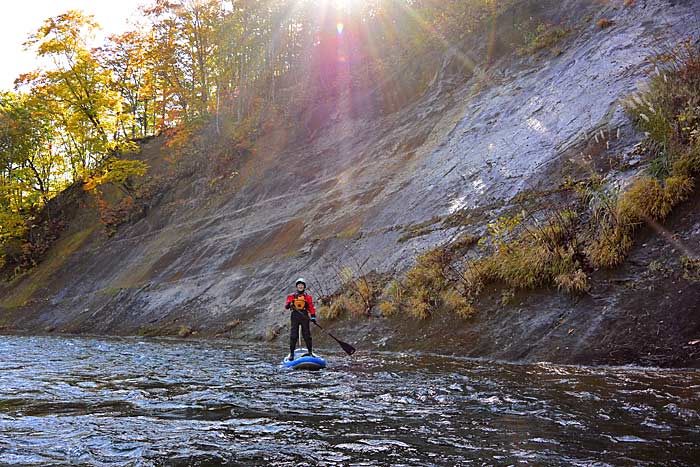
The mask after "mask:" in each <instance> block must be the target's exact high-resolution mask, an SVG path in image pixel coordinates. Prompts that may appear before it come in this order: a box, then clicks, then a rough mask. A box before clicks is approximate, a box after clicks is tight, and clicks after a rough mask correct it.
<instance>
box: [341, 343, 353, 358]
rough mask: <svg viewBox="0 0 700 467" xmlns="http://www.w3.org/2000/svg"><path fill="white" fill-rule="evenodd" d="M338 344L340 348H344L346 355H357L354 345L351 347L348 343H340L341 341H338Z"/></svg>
mask: <svg viewBox="0 0 700 467" xmlns="http://www.w3.org/2000/svg"><path fill="white" fill-rule="evenodd" d="M338 344H340V346H341V347H342V348H343V350H344V351H345V353H346V354H348V355H352V354H354V353H355V347H353V346H352V345H350V344H348V343H346V342H340V341H338Z"/></svg>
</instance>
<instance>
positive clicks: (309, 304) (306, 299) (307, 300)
mask: <svg viewBox="0 0 700 467" xmlns="http://www.w3.org/2000/svg"><path fill="white" fill-rule="evenodd" d="M290 303H291V304H292V308H293V309H295V310H299V311H308V312H309V314H310V315H311V316H316V307H314V300H313V298H312V297H311V295H309V294H307V293H306V292H303V293H299V292H297V293H293V294H289V295H288V296H287V302H286V303H285V308H287V307H288V305H289V304H290Z"/></svg>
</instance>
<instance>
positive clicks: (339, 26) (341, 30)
mask: <svg viewBox="0 0 700 467" xmlns="http://www.w3.org/2000/svg"><path fill="white" fill-rule="evenodd" d="M335 28H336V29H337V30H338V35H339V36H342V35H343V29H345V25H344V24H343V23H338V24H336V25H335Z"/></svg>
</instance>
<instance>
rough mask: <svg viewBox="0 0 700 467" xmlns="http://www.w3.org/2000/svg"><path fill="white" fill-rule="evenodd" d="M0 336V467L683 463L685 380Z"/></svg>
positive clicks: (695, 377)
mask: <svg viewBox="0 0 700 467" xmlns="http://www.w3.org/2000/svg"><path fill="white" fill-rule="evenodd" d="M283 353H284V349H274V348H270V347H254V346H236V345H233V344H231V343H228V342H207V341H175V340H139V339H87V338H47V337H36V338H26V337H0V355H2V360H1V362H0V463H2V464H3V465H37V466H38V465H42V466H45V465H97V466H117V465H122V466H189V465H200V466H209V465H211V466H218V465H251V466H252V465H274V466H287V465H289V466H298V465H319V466H335V465H338V466H340V465H343V466H346V465H358V466H360V465H361V466H370V465H387V466H388V465H394V466H431V465H436V466H437V465H439V466H445V465H450V466H451V465H527V464H530V465H620V466H623V465H624V466H626V465H635V466H636V465H697V462H698V459H700V428H699V426H700V415H699V414H700V373H698V372H693V371H659V370H640V369H609V368H578V367H561V366H556V365H548V364H540V365H504V364H497V363H485V362H478V361H473V360H463V359H455V358H447V357H436V356H427V355H426V356H420V355H419V356H414V355H411V356H406V355H402V354H394V353H375V354H362V353H358V354H356V357H353V358H352V359H350V358H348V357H346V356H344V354H341V353H339V352H329V353H326V356H327V357H328V362H329V369H328V370H326V371H321V372H315V373H312V372H295V371H289V370H282V369H280V367H279V366H278V360H280V359H281V358H282V356H283Z"/></svg>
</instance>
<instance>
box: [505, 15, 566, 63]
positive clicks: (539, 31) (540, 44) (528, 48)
mask: <svg viewBox="0 0 700 467" xmlns="http://www.w3.org/2000/svg"><path fill="white" fill-rule="evenodd" d="M570 32H571V30H570V29H565V28H563V27H561V26H556V25H552V24H546V23H540V24H538V25H537V27H536V28H535V30H534V31H528V32H526V34H525V39H526V44H525V45H524V46H522V47H520V48H519V49H518V50H517V52H518V54H519V55H533V54H535V53H537V52H540V51H542V50H546V49H551V48H553V47H554V46H555V45H556V44H558V43H559V42H560V41H561V40H562V39H564V38H565V37H566V36H568V35H569V33H570Z"/></svg>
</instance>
